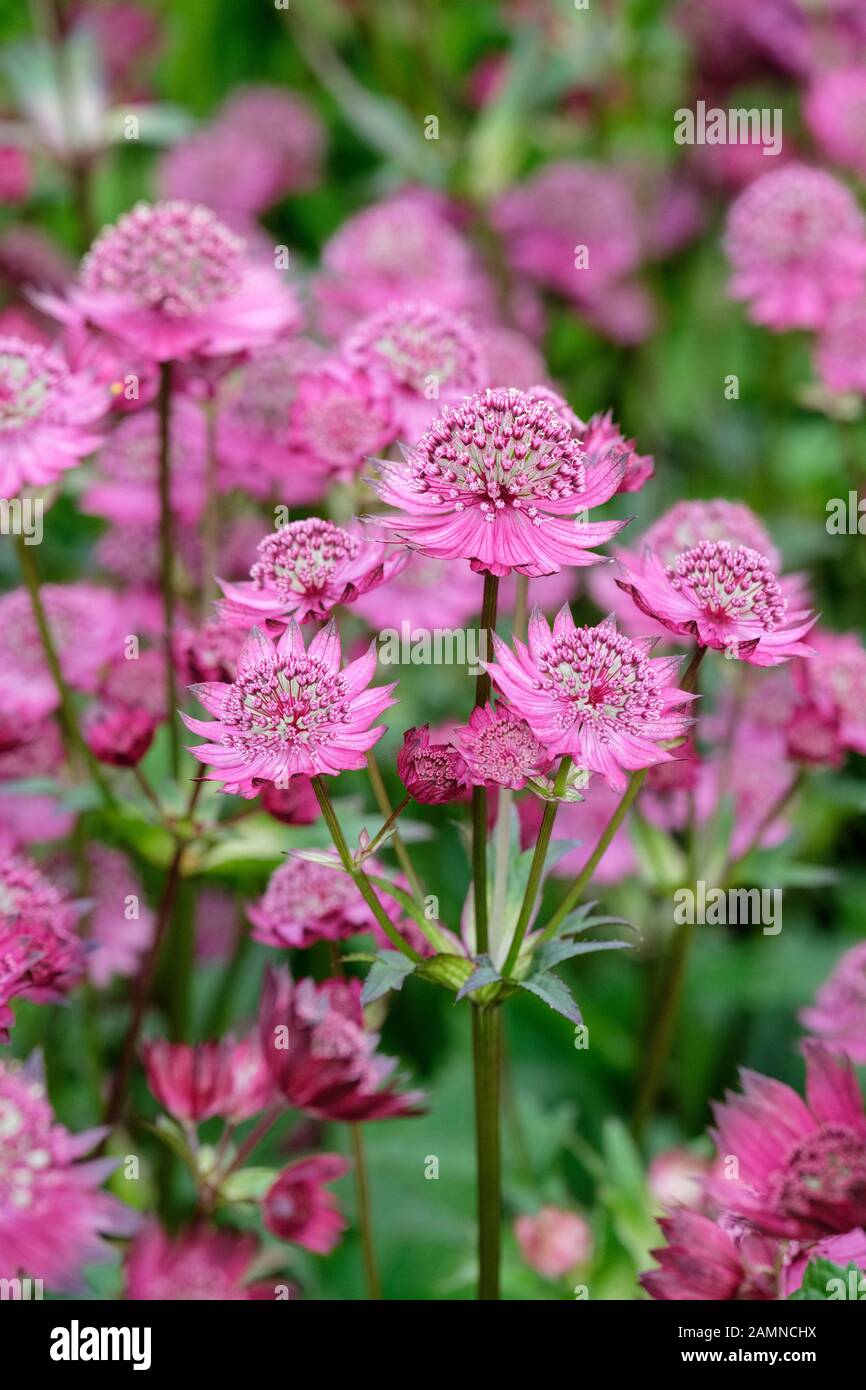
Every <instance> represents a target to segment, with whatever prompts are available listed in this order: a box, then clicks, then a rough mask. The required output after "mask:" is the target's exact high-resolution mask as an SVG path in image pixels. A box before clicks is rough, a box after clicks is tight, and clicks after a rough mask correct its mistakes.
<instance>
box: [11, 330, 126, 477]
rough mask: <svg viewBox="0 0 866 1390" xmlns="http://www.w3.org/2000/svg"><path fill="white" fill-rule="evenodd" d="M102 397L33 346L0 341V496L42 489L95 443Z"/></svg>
mask: <svg viewBox="0 0 866 1390" xmlns="http://www.w3.org/2000/svg"><path fill="white" fill-rule="evenodd" d="M107 408H108V397H107V394H106V393H105V392H104V391H103V390H102V389H101V388H100V387H99V386H97V385H96V384H95V383H94V382H92V381H91V380H90V378H89V377H88V376H86V375H83V374H82V375H77V374H75V373H73V372H70V370H69V368H68V367H67V365H66V363H65V362H64V361H63V358H62V357H59V356H58V355H57V353H55V352H54V351H52V350H51V349H50V348H45V347H41V346H40V345H39V344H38V343H25V342H24V341H23V339H21V338H7V337H0V495H2V496H3V497H6V498H11V497H15V496H17V494H18V493H19V492H20V491H21V489H22V488H23V487H36V488H41V487H48V486H49V485H50V484H51V483H55V482H57V480H58V478H59V477H60V476H61V474H62V473H64V472H65V470H66V469H68V468H73V467H74V466H75V464H76V463H80V461H81V460H82V458H84V457H85V455H87V454H90V453H92V452H93V450H94V449H95V448H96V447H97V445H98V444H99V442H100V437H99V435H98V434H97V432H96V430H95V429H94V422H95V421H97V420H99V419H100V417H101V416H103V415H104V414H105V412H106V410H107Z"/></svg>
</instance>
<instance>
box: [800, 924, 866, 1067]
mask: <svg viewBox="0 0 866 1390" xmlns="http://www.w3.org/2000/svg"><path fill="white" fill-rule="evenodd" d="M800 1022H801V1023H802V1025H803V1027H804V1028H808V1030H809V1032H810V1033H814V1034H816V1035H817V1037H819V1038H820V1039H821V1041H822V1042H823V1043H825V1044H826V1045H827V1047H829V1048H831V1049H832V1050H833V1051H834V1052H843V1053H847V1055H848V1056H849V1057H850V1058H851V1060H852V1062H866V942H861V943H860V944H859V945H858V946H853V947H852V948H851V950H850V951H846V952H845V954H844V955H843V956H842V957H841V958H840V959H839V960H838V961H837V962H836V967H835V969H834V971H833V973H832V975H831V976H830V978H829V980H827V981H826V982H825V983H824V984H823V985H821V988H820V989H819V990H818V993H817V994H816V996H815V1002H814V1004H812V1005H810V1007H809V1008H808V1009H803V1011H802V1012H801V1014H800Z"/></svg>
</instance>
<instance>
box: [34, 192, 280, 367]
mask: <svg viewBox="0 0 866 1390" xmlns="http://www.w3.org/2000/svg"><path fill="white" fill-rule="evenodd" d="M37 302H38V303H39V304H40V307H42V308H44V309H46V310H47V311H48V312H50V313H53V314H54V315H55V316H56V317H58V318H60V319H61V320H62V321H65V322H73V323H75V322H82V321H84V322H88V323H91V324H93V325H95V326H96V327H97V328H101V329H102V330H103V332H106V333H111V334H113V335H114V336H115V337H117V338H120V339H122V341H123V342H125V343H128V344H129V345H130V346H131V347H133V348H135V350H136V351H137V352H140V353H142V354H144V355H145V356H147V357H151V358H154V359H155V360H156V361H159V362H166V361H184V360H186V359H188V358H190V357H191V356H193V355H194V354H197V353H198V354H201V355H203V356H211V355H220V354H223V353H231V352H242V351H244V350H246V349H249V348H255V347H261V346H264V345H265V344H266V343H268V342H271V341H272V340H273V339H274V338H276V337H277V336H278V335H279V334H280V333H282V332H285V331H286V329H288V328H291V327H294V326H295V325H296V324H297V322H298V310H297V306H296V302H295V299H294V296H293V294H292V292H291V291H290V290H289V289H288V288H287V287H286V286H285V285H284V284H283V283H282V282H281V280H280V279H279V277H278V276H277V275H276V274H275V273H274V272H273V271H272V270H270V269H267V268H261V267H254V266H253V265H251V264H250V263H249V262H248V261H247V259H246V258H245V255H244V243H243V242H242V241H241V240H240V239H239V238H238V237H236V236H235V235H234V233H233V232H230V231H229V229H228V228H227V227H225V226H223V224H222V223H221V222H220V221H219V220H218V219H217V218H216V217H215V216H214V214H213V213H212V212H210V211H208V209H207V208H205V207H200V206H195V205H194V204H192V203H185V202H166V203H153V204H150V203H138V204H137V205H136V206H135V207H134V208H133V209H132V211H131V212H127V213H125V214H124V216H123V217H121V219H120V221H119V222H117V223H116V224H115V225H114V226H113V227H107V228H105V229H104V230H103V231H102V232H100V234H99V236H98V237H97V238H96V241H95V242H94V243H93V245H92V246H91V248H90V250H89V252H88V253H87V255H86V256H85V258H84V260H83V262H82V265H81V270H80V273H79V277H78V281H77V282H76V284H75V285H74V286H72V288H71V289H70V290H69V291H68V294H67V297H66V300H65V301H57V300H49V299H47V298H46V297H44V296H40V297H39V299H38V301H37Z"/></svg>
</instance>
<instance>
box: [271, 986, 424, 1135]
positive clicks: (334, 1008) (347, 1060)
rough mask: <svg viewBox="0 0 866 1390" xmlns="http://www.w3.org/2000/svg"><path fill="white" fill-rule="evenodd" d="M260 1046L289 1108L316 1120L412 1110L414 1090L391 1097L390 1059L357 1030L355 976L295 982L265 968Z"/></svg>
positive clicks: (381, 1116) (360, 1026) (416, 1099)
mask: <svg viewBox="0 0 866 1390" xmlns="http://www.w3.org/2000/svg"><path fill="white" fill-rule="evenodd" d="M260 1023H261V1037H262V1048H263V1051H264V1053H265V1057H266V1059H267V1062H268V1066H269V1067H270V1069H271V1074H272V1076H273V1078H274V1081H275V1083H276V1085H277V1087H278V1089H279V1091H280V1093H281V1094H282V1095H283V1097H284V1098H285V1099H286V1100H287V1101H288V1103H289V1105H292V1106H294V1107H295V1108H296V1109H298V1110H304V1111H306V1113H307V1114H309V1115H315V1116H318V1117H319V1118H320V1119H324V1120H346V1121H348V1122H349V1123H352V1122H353V1121H358V1122H361V1121H365V1122H366V1121H367V1120H385V1119H391V1118H396V1117H398V1116H402V1115H416V1114H418V1113H419V1107H420V1103H421V1100H422V1095H421V1093H420V1092H419V1091H408V1092H406V1093H404V1094H402V1095H401V1094H399V1093H398V1092H397V1091H396V1090H395V1089H394V1082H393V1080H392V1079H391V1074H392V1072H393V1070H394V1066H395V1063H394V1061H393V1059H391V1058H388V1057H381V1056H379V1054H378V1053H377V1052H376V1045H377V1043H378V1041H379V1039H378V1035H377V1034H375V1033H368V1032H367V1031H366V1030H365V1028H364V1016H363V1014H362V1012H361V984H360V981H359V980H348V979H338V980H334V979H332V980H325V981H324V982H323V983H321V984H318V985H317V984H316V983H315V982H314V981H313V980H312V979H309V978H307V979H305V980H301V981H300V982H298V983H296V982H295V981H294V980H293V979H292V977H291V975H290V974H289V972H288V971H287V970H286V971H276V970H271V971H269V972H268V975H267V977H266V979H265V986H264V990H263V993H262V1007H261V1013H260Z"/></svg>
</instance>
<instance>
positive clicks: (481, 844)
mask: <svg viewBox="0 0 866 1390" xmlns="http://www.w3.org/2000/svg"><path fill="white" fill-rule="evenodd" d="M498 599H499V580H498V579H497V578H496V575H494V574H485V575H484V595H483V598H482V600H481V628H480V630H481V633H482V638H481V644H482V649H483V651H484V653H485V656H486V655H487V654H488V647H489V645H490V634H491V633H492V632H494V631H495V628H496V606H497V602H498ZM489 699H490V676H489V674H488V672H487V671H484V670H482V671H480V672H479V674H478V677H477V679H476V682H475V708H476V709H478V708H479V706H481V705H486V704H487V701H488V700H489ZM472 885H473V887H472V898H473V905H474V910H475V949H476V951H477V952H478V954H479V955H482V954H484V952H486V951H488V950H489V949H490V940H489V929H488V923H487V792H486V791H485V789H484V787H473V788H472Z"/></svg>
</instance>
